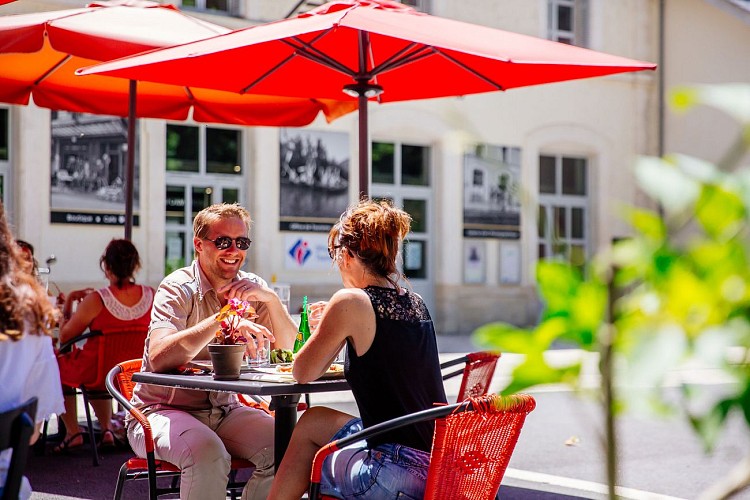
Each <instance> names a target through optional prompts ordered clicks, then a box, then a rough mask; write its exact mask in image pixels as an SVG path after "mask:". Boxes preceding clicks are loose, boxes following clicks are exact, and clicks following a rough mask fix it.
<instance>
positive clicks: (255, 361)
mask: <svg viewBox="0 0 750 500" xmlns="http://www.w3.org/2000/svg"><path fill="white" fill-rule="evenodd" d="M252 341H254V342H255V357H252V356H248V359H247V364H248V366H250V367H252V368H257V367H259V366H268V365H270V364H271V341H270V340H268V338H267V337H263V338H261V339H260V340H258V339H253V340H252Z"/></svg>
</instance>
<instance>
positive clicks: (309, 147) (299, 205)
mask: <svg viewBox="0 0 750 500" xmlns="http://www.w3.org/2000/svg"><path fill="white" fill-rule="evenodd" d="M280 142H281V144H280V148H281V150H280V153H281V155H280V158H281V175H280V179H281V186H280V189H279V198H280V199H279V215H280V219H279V229H280V230H282V231H297V232H299V231H303V232H324V233H327V232H328V230H329V229H331V227H332V226H333V224H335V223H336V221H337V220H338V219H339V216H341V214H342V213H343V212H344V211H345V210H346V207H347V206H348V205H349V160H350V158H349V136H348V134H346V133H343V132H319V131H313V130H299V129H293V128H282V129H281V131H280Z"/></svg>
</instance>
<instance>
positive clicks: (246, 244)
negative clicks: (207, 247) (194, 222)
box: [203, 236, 252, 250]
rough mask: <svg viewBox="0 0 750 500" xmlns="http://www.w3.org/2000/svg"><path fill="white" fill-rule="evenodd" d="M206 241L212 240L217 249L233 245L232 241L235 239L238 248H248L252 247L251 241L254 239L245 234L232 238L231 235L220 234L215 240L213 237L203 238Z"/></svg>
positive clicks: (224, 248)
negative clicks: (246, 236)
mask: <svg viewBox="0 0 750 500" xmlns="http://www.w3.org/2000/svg"><path fill="white" fill-rule="evenodd" d="M203 239H204V240H206V241H210V242H211V243H213V244H214V245H216V249H217V250H226V249H227V248H229V247H231V246H232V242H233V241H234V244H235V246H237V250H247V249H248V248H250V243H252V240H251V239H250V238H245V237H244V236H240V237H239V238H235V239H232V238H230V237H229V236H219V237H218V238H216V239H215V240H212V239H211V238H203Z"/></svg>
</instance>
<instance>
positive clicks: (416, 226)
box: [371, 142, 435, 311]
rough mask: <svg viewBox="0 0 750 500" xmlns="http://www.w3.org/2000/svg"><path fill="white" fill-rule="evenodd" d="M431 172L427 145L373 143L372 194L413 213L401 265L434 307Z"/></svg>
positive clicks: (410, 279) (423, 296)
mask: <svg viewBox="0 0 750 500" xmlns="http://www.w3.org/2000/svg"><path fill="white" fill-rule="evenodd" d="M431 172H432V169H431V151H430V148H429V147H428V146H421V145H413V144H403V143H395V142H373V144H372V187H371V193H372V197H373V198H375V199H378V198H379V199H389V200H391V201H392V202H393V204H394V205H395V206H397V207H399V208H402V209H403V210H404V211H405V212H407V213H408V214H409V215H411V217H412V223H411V232H410V233H409V235H408V236H407V237H406V239H405V241H404V244H403V247H402V249H401V255H402V259H401V263H400V264H399V265H400V269H401V270H402V272H403V273H404V275H405V276H406V278H407V279H408V280H409V283H410V284H411V286H412V288H413V289H414V291H415V292H417V293H418V294H420V295H421V296H422V298H423V299H424V300H425V303H426V304H427V307H428V308H429V309H430V310H431V311H434V310H435V290H434V278H433V268H434V260H435V258H434V255H433V254H432V248H431V245H430V242H431V241H432V239H431V235H432V227H433V221H432V218H431V216H432V214H433V210H432V207H431V205H432V184H431V182H432V181H431V178H432V175H431Z"/></svg>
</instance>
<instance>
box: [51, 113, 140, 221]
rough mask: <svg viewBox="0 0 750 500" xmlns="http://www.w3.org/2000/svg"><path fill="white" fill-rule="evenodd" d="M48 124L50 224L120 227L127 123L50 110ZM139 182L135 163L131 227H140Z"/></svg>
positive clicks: (102, 116) (125, 121) (123, 216)
mask: <svg viewBox="0 0 750 500" xmlns="http://www.w3.org/2000/svg"><path fill="white" fill-rule="evenodd" d="M51 124H52V126H51V129H52V131H51V135H52V150H51V156H50V158H51V161H50V165H51V169H50V176H51V178H50V222H52V223H62V224H101V225H124V224H125V185H124V183H125V178H126V172H125V171H126V168H127V155H128V122H127V120H126V119H125V118H120V117H116V116H104V115H89V114H85V113H69V112H67V111H53V112H52V122H51ZM136 131H137V126H136ZM137 136H138V134H137V132H136V137H137ZM135 157H136V158H138V155H137V154H136V156H135ZM138 181H139V172H138V164H137V162H136V165H135V171H134V182H133V197H134V198H133V214H134V217H133V224H134V225H138V216H137V215H136V214H137V212H138V209H139V189H138V187H139V182H138Z"/></svg>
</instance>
